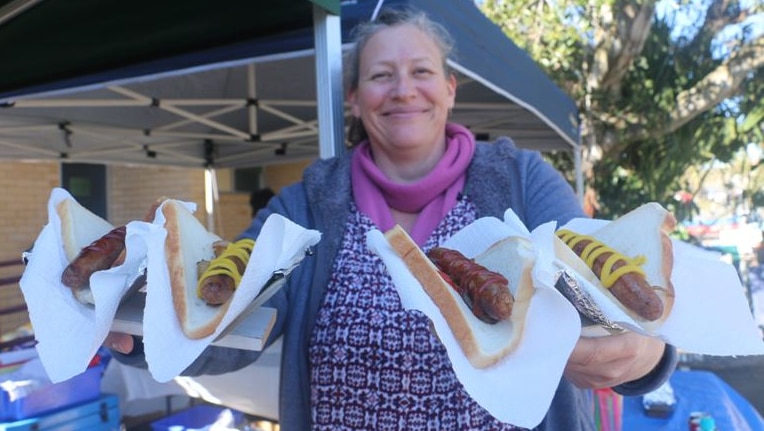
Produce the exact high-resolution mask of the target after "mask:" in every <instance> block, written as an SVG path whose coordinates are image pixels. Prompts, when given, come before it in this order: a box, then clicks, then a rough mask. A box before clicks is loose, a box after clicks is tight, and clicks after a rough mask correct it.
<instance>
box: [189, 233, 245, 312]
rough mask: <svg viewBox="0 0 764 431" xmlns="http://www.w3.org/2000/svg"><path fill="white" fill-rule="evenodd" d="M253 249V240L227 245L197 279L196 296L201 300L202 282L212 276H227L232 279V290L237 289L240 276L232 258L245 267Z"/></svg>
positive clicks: (243, 240)
mask: <svg viewBox="0 0 764 431" xmlns="http://www.w3.org/2000/svg"><path fill="white" fill-rule="evenodd" d="M254 247H255V240H253V239H249V238H245V239H241V240H239V241H236V242H232V243H230V244H228V245H227V246H226V248H225V250H223V252H222V253H220V255H219V256H218V257H216V258H215V259H213V260H212V261H211V262H210V265H209V266H208V267H207V269H206V270H205V271H204V272H203V273H202V276H201V277H199V282H198V283H197V284H196V294H197V295H198V296H199V297H200V298H201V296H202V286H203V285H204V281H205V280H206V279H207V278H209V277H211V276H213V275H227V276H229V277H231V278H233V281H234V289H235V288H236V287H238V286H239V282H240V281H241V276H242V274H241V273H240V272H239V269H238V268H237V267H236V262H235V260H234V259H233V258H236V259H239V260H240V261H241V262H242V263H244V265H245V266H246V265H247V262H249V256H250V255H251V254H252V249H253V248H254Z"/></svg>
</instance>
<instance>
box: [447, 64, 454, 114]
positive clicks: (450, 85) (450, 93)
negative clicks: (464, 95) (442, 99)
mask: <svg viewBox="0 0 764 431" xmlns="http://www.w3.org/2000/svg"><path fill="white" fill-rule="evenodd" d="M446 85H447V86H448V96H449V101H448V107H449V109H453V107H454V105H456V75H454V74H453V73H449V74H448V79H447V83H446Z"/></svg>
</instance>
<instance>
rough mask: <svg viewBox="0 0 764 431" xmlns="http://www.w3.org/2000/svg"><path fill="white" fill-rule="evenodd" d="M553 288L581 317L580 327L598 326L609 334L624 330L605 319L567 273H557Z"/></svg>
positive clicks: (562, 271) (588, 295)
mask: <svg viewBox="0 0 764 431" xmlns="http://www.w3.org/2000/svg"><path fill="white" fill-rule="evenodd" d="M554 287H555V288H557V290H559V291H560V293H562V295H563V296H564V297H565V298H567V299H568V301H570V303H571V304H573V306H574V307H575V308H576V310H578V313H579V314H580V315H581V324H582V326H591V325H599V326H601V327H602V328H604V329H605V330H607V331H608V332H611V333H619V332H623V331H624V330H625V328H624V327H623V326H621V325H619V324H617V323H615V322H612V321H611V320H610V319H608V318H607V317H605V315H604V314H603V313H602V310H600V308H599V307H598V306H597V304H596V303H595V302H594V300H593V299H592V297H591V295H590V294H589V293H588V292H587V291H586V290H584V289H583V288H582V287H581V286H580V284H579V283H578V281H577V280H576V278H575V277H573V276H572V275H570V274H569V273H568V272H567V271H565V270H560V271H558V272H557V281H556V282H555V285H554Z"/></svg>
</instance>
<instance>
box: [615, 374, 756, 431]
mask: <svg viewBox="0 0 764 431" xmlns="http://www.w3.org/2000/svg"><path fill="white" fill-rule="evenodd" d="M669 383H670V384H671V387H672V388H673V390H674V396H675V397H676V408H675V410H674V412H673V413H672V414H671V415H670V416H668V417H666V418H654V417H649V416H647V415H646V414H645V411H644V408H643V406H642V397H624V399H623V431H664V430H665V431H684V430H687V429H688V423H687V421H688V419H689V416H690V413H692V412H696V411H701V412H706V413H708V414H710V415H711V416H712V417H713V418H714V420H715V421H716V427H717V428H718V429H719V431H733V430H734V431H764V419H762V416H761V414H760V413H759V412H758V411H757V410H756V409H755V408H754V407H753V406H752V405H751V403H749V402H748V400H746V399H745V398H744V397H743V396H742V395H740V394H739V393H738V392H737V391H736V390H735V389H734V388H732V387H731V386H730V385H728V384H727V383H726V382H725V381H724V380H722V379H721V378H720V377H719V376H717V375H716V374H715V373H713V372H711V371H700V370H677V371H675V372H674V374H673V375H672V377H671V378H670V379H669ZM762 390H764V388H762Z"/></svg>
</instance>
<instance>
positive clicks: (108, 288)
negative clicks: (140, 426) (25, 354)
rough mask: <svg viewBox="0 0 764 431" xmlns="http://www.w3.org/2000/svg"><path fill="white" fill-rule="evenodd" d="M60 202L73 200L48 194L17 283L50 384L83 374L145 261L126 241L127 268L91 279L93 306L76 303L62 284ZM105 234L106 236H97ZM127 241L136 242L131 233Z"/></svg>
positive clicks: (62, 194)
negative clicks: (43, 222) (45, 215)
mask: <svg viewBox="0 0 764 431" xmlns="http://www.w3.org/2000/svg"><path fill="white" fill-rule="evenodd" d="M64 199H72V196H71V195H70V194H69V193H68V192H67V191H66V190H64V189H60V188H55V189H53V190H52V192H51V195H50V198H49V200H48V223H47V224H46V225H45V227H44V228H43V229H42V231H41V232H40V235H39V236H38V237H37V239H36V241H35V243H34V247H33V249H32V252H31V253H29V255H28V259H29V262H28V264H27V267H26V268H25V269H24V274H23V275H22V277H21V281H20V282H19V285H20V286H21V291H22V293H23V295H24V300H25V301H26V304H27V308H28V309H29V319H30V321H31V323H32V328H33V329H34V333H35V338H36V340H37V345H36V349H37V351H38V354H39V356H40V360H41V362H42V364H43V366H44V367H45V371H46V372H47V373H48V376H49V377H50V379H51V381H53V382H54V383H58V382H61V381H64V380H67V379H69V378H71V377H74V376H76V375H78V374H80V373H82V372H83V371H85V370H86V369H87V366H88V364H89V363H90V360H91V359H92V358H93V356H94V355H95V354H96V351H97V350H98V348H99V347H100V346H101V344H102V343H103V340H104V338H106V335H107V334H108V332H109V328H110V327H111V324H112V321H113V320H114V315H115V313H116V310H117V307H118V305H119V302H120V300H121V298H122V296H123V295H124V294H125V292H126V291H127V290H128V288H129V287H130V285H131V283H132V281H133V280H134V279H135V278H136V277H137V276H139V275H140V272H141V268H142V265H143V262H144V258H145V248H144V247H143V244H142V243H141V242H140V241H139V242H138V244H137V245H136V244H134V243H132V242H130V241H129V240H128V239H126V253H127V255H126V258H125V263H124V264H122V265H120V266H117V267H114V268H111V269H108V270H105V271H99V272H97V273H95V274H93V276H92V277H91V280H90V281H91V283H90V287H91V290H92V291H93V297H94V300H95V306H94V307H91V306H87V305H83V304H82V303H80V302H79V301H77V300H76V299H75V298H74V296H73V295H72V292H71V290H70V289H69V288H68V287H66V286H64V285H63V284H62V283H61V274H62V272H63V271H64V268H66V266H67V265H68V264H69V262H68V261H67V259H66V255H65V253H64V247H63V240H62V237H61V220H60V218H59V216H58V213H57V212H56V206H57V205H58V203H59V202H61V201H63V200H64ZM106 233H108V230H105V231H104V232H102V233H101V235H104V234H106ZM126 238H132V239H133V241H134V239H135V237H134V235H133V233H132V232H131V230H130V229H129V228H128V230H127V236H126ZM95 239H97V238H93V240H95ZM86 245H88V244H83V245H82V246H86Z"/></svg>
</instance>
